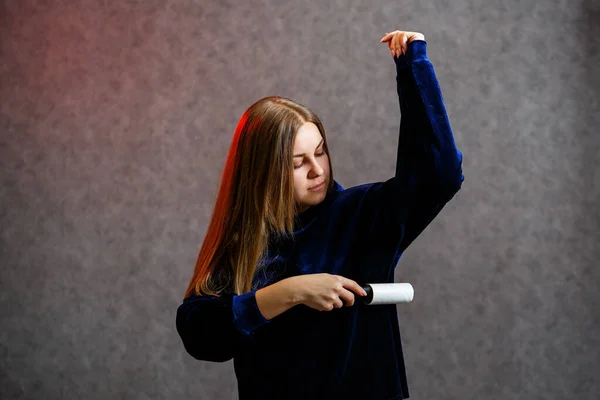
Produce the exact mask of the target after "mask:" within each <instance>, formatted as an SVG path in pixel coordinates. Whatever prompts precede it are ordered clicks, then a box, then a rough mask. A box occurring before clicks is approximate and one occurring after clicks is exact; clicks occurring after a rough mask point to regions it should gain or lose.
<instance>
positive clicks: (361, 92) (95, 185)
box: [0, 0, 600, 400]
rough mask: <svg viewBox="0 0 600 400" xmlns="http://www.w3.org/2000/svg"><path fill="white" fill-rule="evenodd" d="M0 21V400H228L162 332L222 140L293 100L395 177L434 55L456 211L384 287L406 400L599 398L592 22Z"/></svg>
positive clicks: (67, 12)
mask: <svg viewBox="0 0 600 400" xmlns="http://www.w3.org/2000/svg"><path fill="white" fill-rule="evenodd" d="M239 3H241V4H239V5H238V4H237V3H234V2H233V1H232V0H228V1H217V0H210V1H199V0H198V1H191V0H168V1H167V0H152V1H150V0H147V1H141V0H140V1H133V0H130V1H111V0H105V1H97V0H87V1H69V2H66V1H58V0H47V1H18V0H12V1H10V0H8V1H7V0H4V1H1V2H0V57H1V62H0V134H1V135H0V227H1V230H0V233H1V236H0V268H1V269H0V279H1V281H0V327H1V328H0V398H1V399H41V398H44V399H75V398H83V399H109V398H110V399H179V398H183V397H184V396H190V397H189V398H194V399H211V400H212V399H215V400H217V399H235V398H236V397H237V388H236V382H235V378H234V374H233V366H232V363H230V362H228V363H224V364H211V363H205V362H199V361H196V360H194V359H192V358H191V357H190V356H189V355H187V353H185V352H184V349H183V346H182V344H181V342H180V340H179V337H178V336H177V333H176V331H175V310H176V308H177V306H178V305H179V302H180V300H181V297H182V295H183V292H184V290H185V288H186V285H187V283H188V280H189V278H190V276H191V273H192V269H193V266H194V263H195V260H196V256H197V252H198V250H199V246H200V244H201V241H202V239H203V237H204V233H205V228H206V226H207V223H208V220H209V217H210V214H211V211H212V205H213V200H214V196H215V193H216V189H217V185H218V182H219V177H220V173H221V169H222V167H223V163H224V160H225V156H226V153H227V149H228V146H229V144H230V141H231V136H232V134H233V131H234V128H235V124H236V123H237V121H238V119H239V117H240V116H241V114H242V112H243V111H244V110H245V109H246V108H247V107H248V106H249V105H250V104H252V103H253V102H254V101H256V100H258V99H259V98H261V97H264V96H266V95H271V94H278V95H283V96H289V97H291V98H293V99H295V100H297V101H300V102H302V103H304V104H306V105H308V106H309V107H311V108H312V109H313V110H314V111H315V112H316V113H317V114H318V115H320V116H321V118H322V119H323V122H324V124H325V127H326V129H327V132H328V135H329V138H330V147H331V151H332V162H333V166H334V171H335V173H336V179H337V180H338V181H339V182H340V183H341V184H342V185H344V186H345V187H348V186H353V185H357V184H360V183H367V182H373V181H381V180H385V179H387V178H389V177H390V176H391V174H392V173H393V169H394V165H395V155H396V151H395V147H396V145H397V130H398V126H399V111H398V101H397V97H396V92H395V80H394V78H395V70H394V63H393V61H392V58H391V55H390V54H389V52H388V50H387V47H386V46H385V45H383V44H380V43H379V39H380V38H381V37H382V36H383V34H384V33H385V32H386V31H389V30H394V29H401V30H416V31H421V32H423V33H424V34H425V37H426V39H427V41H428V51H429V55H430V58H431V60H432V61H433V63H434V66H435V67H436V72H437V74H438V78H439V80H440V83H441V86H442V90H443V92H444V98H445V100H446V103H447V108H448V113H449V116H450V119H451V122H452V124H453V128H454V132H455V136H456V140H457V143H458V145H459V147H460V148H461V150H462V151H463V153H464V173H465V176H466V180H465V183H464V186H463V189H462V190H461V191H460V192H459V194H458V195H457V196H456V197H455V199H454V200H453V201H452V202H451V203H450V204H449V205H448V206H447V208H446V209H445V210H444V211H443V212H442V213H441V214H440V216H439V217H438V218H437V219H436V220H435V221H434V223H433V224H432V225H431V226H430V227H429V228H428V229H427V230H426V231H425V232H424V233H423V234H422V236H421V237H419V238H418V239H417V240H416V241H415V243H414V244H413V245H412V246H411V247H410V248H409V249H408V251H407V252H406V253H405V256H404V258H403V259H402V260H401V262H400V264H399V266H398V270H397V280H400V281H408V282H412V283H413V285H414V286H415V291H416V294H415V301H414V302H413V303H411V304H409V305H403V306H400V307H399V309H398V310H399V315H400V318H401V331H402V335H403V339H404V344H405V352H406V362H407V366H408V378H409V383H410V390H411V392H412V398H413V399H509V398H510V399H528V400H529V399H565V398H573V399H597V398H599V396H600V378H599V376H600V372H599V371H600V331H599V328H600V271H599V268H598V261H597V259H598V257H599V256H600V216H599V214H600V210H599V209H600V206H599V203H600V161H599V159H600V137H599V132H598V129H599V128H598V127H599V124H600V100H599V93H600V39H599V38H600V1H597V0H589V1H585V0H569V1H567V0H560V1H558V0H557V1H538V0H527V1H521V0H505V1H494V2H486V1H484V0H479V1H475V0H472V1H467V0H454V1H452V2H451V1H449V0H433V1H425V2H423V1H392V0H386V1H370V0H362V1H349V0H346V1H342V0H337V1H313V2H309V1H307V2H297V1H282V0H279V1H277V0H263V1H259V0H253V1H247V2H239Z"/></svg>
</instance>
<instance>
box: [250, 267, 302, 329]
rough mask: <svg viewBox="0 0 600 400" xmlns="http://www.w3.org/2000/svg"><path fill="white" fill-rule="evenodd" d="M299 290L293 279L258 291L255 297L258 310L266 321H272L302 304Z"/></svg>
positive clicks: (284, 280)
mask: <svg viewBox="0 0 600 400" xmlns="http://www.w3.org/2000/svg"><path fill="white" fill-rule="evenodd" d="M297 289H298V288H297V286H296V285H295V284H294V278H293V277H292V278H287V279H283V280H281V281H279V282H276V283H274V284H272V285H269V286H265V287H264V288H262V289H259V290H257V291H256V293H255V297H256V305H257V306H258V310H259V311H260V312H261V314H262V315H263V317H265V318H266V319H272V318H274V317H276V316H278V315H279V314H282V313H284V312H285V311H287V310H289V309H290V308H292V307H294V306H296V305H298V304H301V302H302V296H301V293H300V292H299V291H298V290H297Z"/></svg>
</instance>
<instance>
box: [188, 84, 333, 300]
mask: <svg viewBox="0 0 600 400" xmlns="http://www.w3.org/2000/svg"><path fill="white" fill-rule="evenodd" d="M306 122H312V123H314V124H315V125H316V126H317V128H318V129H319V131H320V133H321V135H322V136H323V148H324V150H325V152H326V154H327V156H328V159H329V170H330V179H329V185H328V188H327V192H329V191H330V190H331V189H332V188H333V185H334V182H333V170H332V169H331V156H330V154H329V148H328V146H327V138H326V136H325V129H324V128H323V125H322V123H321V120H320V119H319V117H317V115H316V114H315V113H313V112H312V111H311V110H309V109H308V108H307V107H305V106H304V105H301V104H298V103H296V102H294V101H292V100H290V99H288V98H285V97H280V96H269V97H265V98H263V99H261V100H259V101H257V102H256V103H254V104H253V105H251V106H250V107H249V108H248V109H247V110H246V111H245V112H244V114H243V115H242V117H241V118H240V120H239V122H238V124H237V127H236V129H235V133H234V135H233V140H232V142H231V146H230V148H229V153H228V156H227V161H226V162H225V167H224V169H223V174H222V177H221V184H220V188H219V192H218V194H217V197H216V201H215V207H214V211H213V214H212V217H211V221H210V225H209V226H208V230H207V232H206V236H205V238H204V241H203V243H202V246H201V248H200V253H199V254H198V259H197V261H196V267H195V269H194V275H193V276H192V279H191V281H190V284H189V286H188V288H187V290H186V292H185V296H184V298H185V297H188V296H190V295H192V294H194V293H195V294H197V295H214V296H218V295H219V294H220V293H223V292H228V293H231V292H232V293H235V294H238V295H239V294H242V293H247V292H248V291H250V290H252V279H253V277H254V273H255V272H256V268H257V265H258V263H259V262H260V260H261V259H262V257H263V256H264V255H265V251H266V249H267V248H268V245H269V242H270V240H271V238H273V237H275V236H278V235H282V234H283V235H289V236H290V237H292V238H293V228H294V218H295V215H296V214H297V212H298V205H297V204H296V202H295V200H294V178H293V172H294V170H293V150H294V140H295V138H296V133H297V132H298V130H299V129H300V127H301V126H302V125H303V124H304V123H306Z"/></svg>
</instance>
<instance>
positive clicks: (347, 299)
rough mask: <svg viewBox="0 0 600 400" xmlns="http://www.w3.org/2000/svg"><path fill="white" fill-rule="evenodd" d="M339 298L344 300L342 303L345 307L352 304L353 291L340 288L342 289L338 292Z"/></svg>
mask: <svg viewBox="0 0 600 400" xmlns="http://www.w3.org/2000/svg"><path fill="white" fill-rule="evenodd" d="M340 299H342V300H343V301H344V304H345V305H346V306H347V307H350V306H353V305H354V293H352V292H350V291H348V290H346V289H342V291H341V292H340Z"/></svg>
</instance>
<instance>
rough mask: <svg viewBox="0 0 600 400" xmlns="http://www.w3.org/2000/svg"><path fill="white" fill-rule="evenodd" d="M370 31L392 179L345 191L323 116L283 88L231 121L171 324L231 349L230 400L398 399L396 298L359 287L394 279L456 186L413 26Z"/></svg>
mask: <svg viewBox="0 0 600 400" xmlns="http://www.w3.org/2000/svg"><path fill="white" fill-rule="evenodd" d="M381 42H382V43H387V45H388V46H389V48H390V51H391V53H392V55H393V58H394V61H395V64H396V71H397V78H396V81H397V90H398V96H399V101H400V110H401V115H402V118H401V122H400V137H399V144H398V153H397V164H396V171H395V176H394V177H392V178H390V179H388V180H387V181H385V182H377V183H372V184H365V185H360V186H356V187H352V188H348V189H343V188H342V187H341V186H340V185H339V183H337V182H336V181H334V179H333V171H332V168H331V160H330V154H329V149H328V146H327V138H326V136H325V129H324V128H323V125H322V124H321V121H320V120H319V118H318V117H317V116H316V115H315V114H314V113H313V112H312V111H310V110H309V109H308V108H306V107H305V106H302V105H300V104H297V103H295V102H293V101H292V100H289V99H286V98H282V97H267V98H264V99H262V100H259V101H258V102H256V103H255V104H253V105H252V106H251V107H250V108H248V110H247V111H246V112H245V113H244V114H243V116H242V118H241V120H240V121H239V124H238V126H237V128H236V131H235V134H234V137H233V141H232V144H231V148H230V150H229V155H228V158H227V162H226V164H225V168H224V172H223V177H222V182H221V186H220V189H219V193H218V196H217V199H216V204H215V209H214V213H213V216H212V219H211V222H210V226H209V227H208V231H207V233H206V237H205V239H204V242H203V244H202V247H201V249H200V254H199V257H198V261H197V264H196V268H195V271H194V274H193V277H192V279H191V282H190V284H189V287H188V289H187V291H186V293H185V296H184V300H183V303H182V304H181V305H180V306H179V308H178V310H177V321H176V323H177V330H178V333H179V335H180V337H181V339H182V341H183V345H184V346H185V349H186V350H187V352H188V353H189V354H191V355H192V356H193V357H195V358H197V359H199V360H208V361H216V362H223V361H227V360H230V359H232V358H233V359H234V368H235V373H236V376H237V379H238V391H239V398H240V399H241V400H247V399H261V400H268V399H277V400H282V399H361V400H367V399H377V400H381V399H401V398H406V397H408V388H407V380H406V373H405V368H404V359H403V354H402V344H401V339H400V333H399V326H398V316H397V312H396V307H395V306H394V305H380V306H366V305H365V304H364V303H363V302H362V301H361V296H364V295H365V292H364V290H363V289H362V285H364V284H367V283H382V282H383V283H388V282H393V279H394V269H395V267H396V264H397V263H398V261H399V259H400V256H401V255H402V253H403V252H404V250H405V249H406V248H407V246H408V245H409V244H410V243H411V242H412V241H413V240H414V239H415V238H416V237H417V236H418V235H419V234H420V233H421V232H422V231H423V229H424V228H425V227H426V226H427V225H428V224H429V223H430V222H431V221H432V220H433V218H434V217H435V216H436V215H437V214H438V213H439V212H440V210H441V209H442V207H443V206H444V205H445V204H446V203H447V202H448V201H449V200H450V199H451V198H452V197H453V196H454V194H455V193H456V192H457V191H458V190H459V189H460V187H461V184H462V181H463V175H462V168H461V164H462V154H461V153H460V151H459V150H457V148H456V146H455V143H454V138H453V136H452V131H451V127H450V123H449V121H448V116H447V114H446V110H445V107H444V103H443V99H442V94H441V92H440V87H439V84H438V81H437V78H436V76H435V72H434V69H433V66H432V64H431V63H430V61H429V60H428V57H427V53H426V42H425V39H424V37H423V35H422V34H421V33H417V32H403V31H394V32H391V33H388V34H386V35H385V36H384V37H383V38H382V39H381ZM371 137H372V138H375V136H371ZM357 296H358V297H357Z"/></svg>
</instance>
